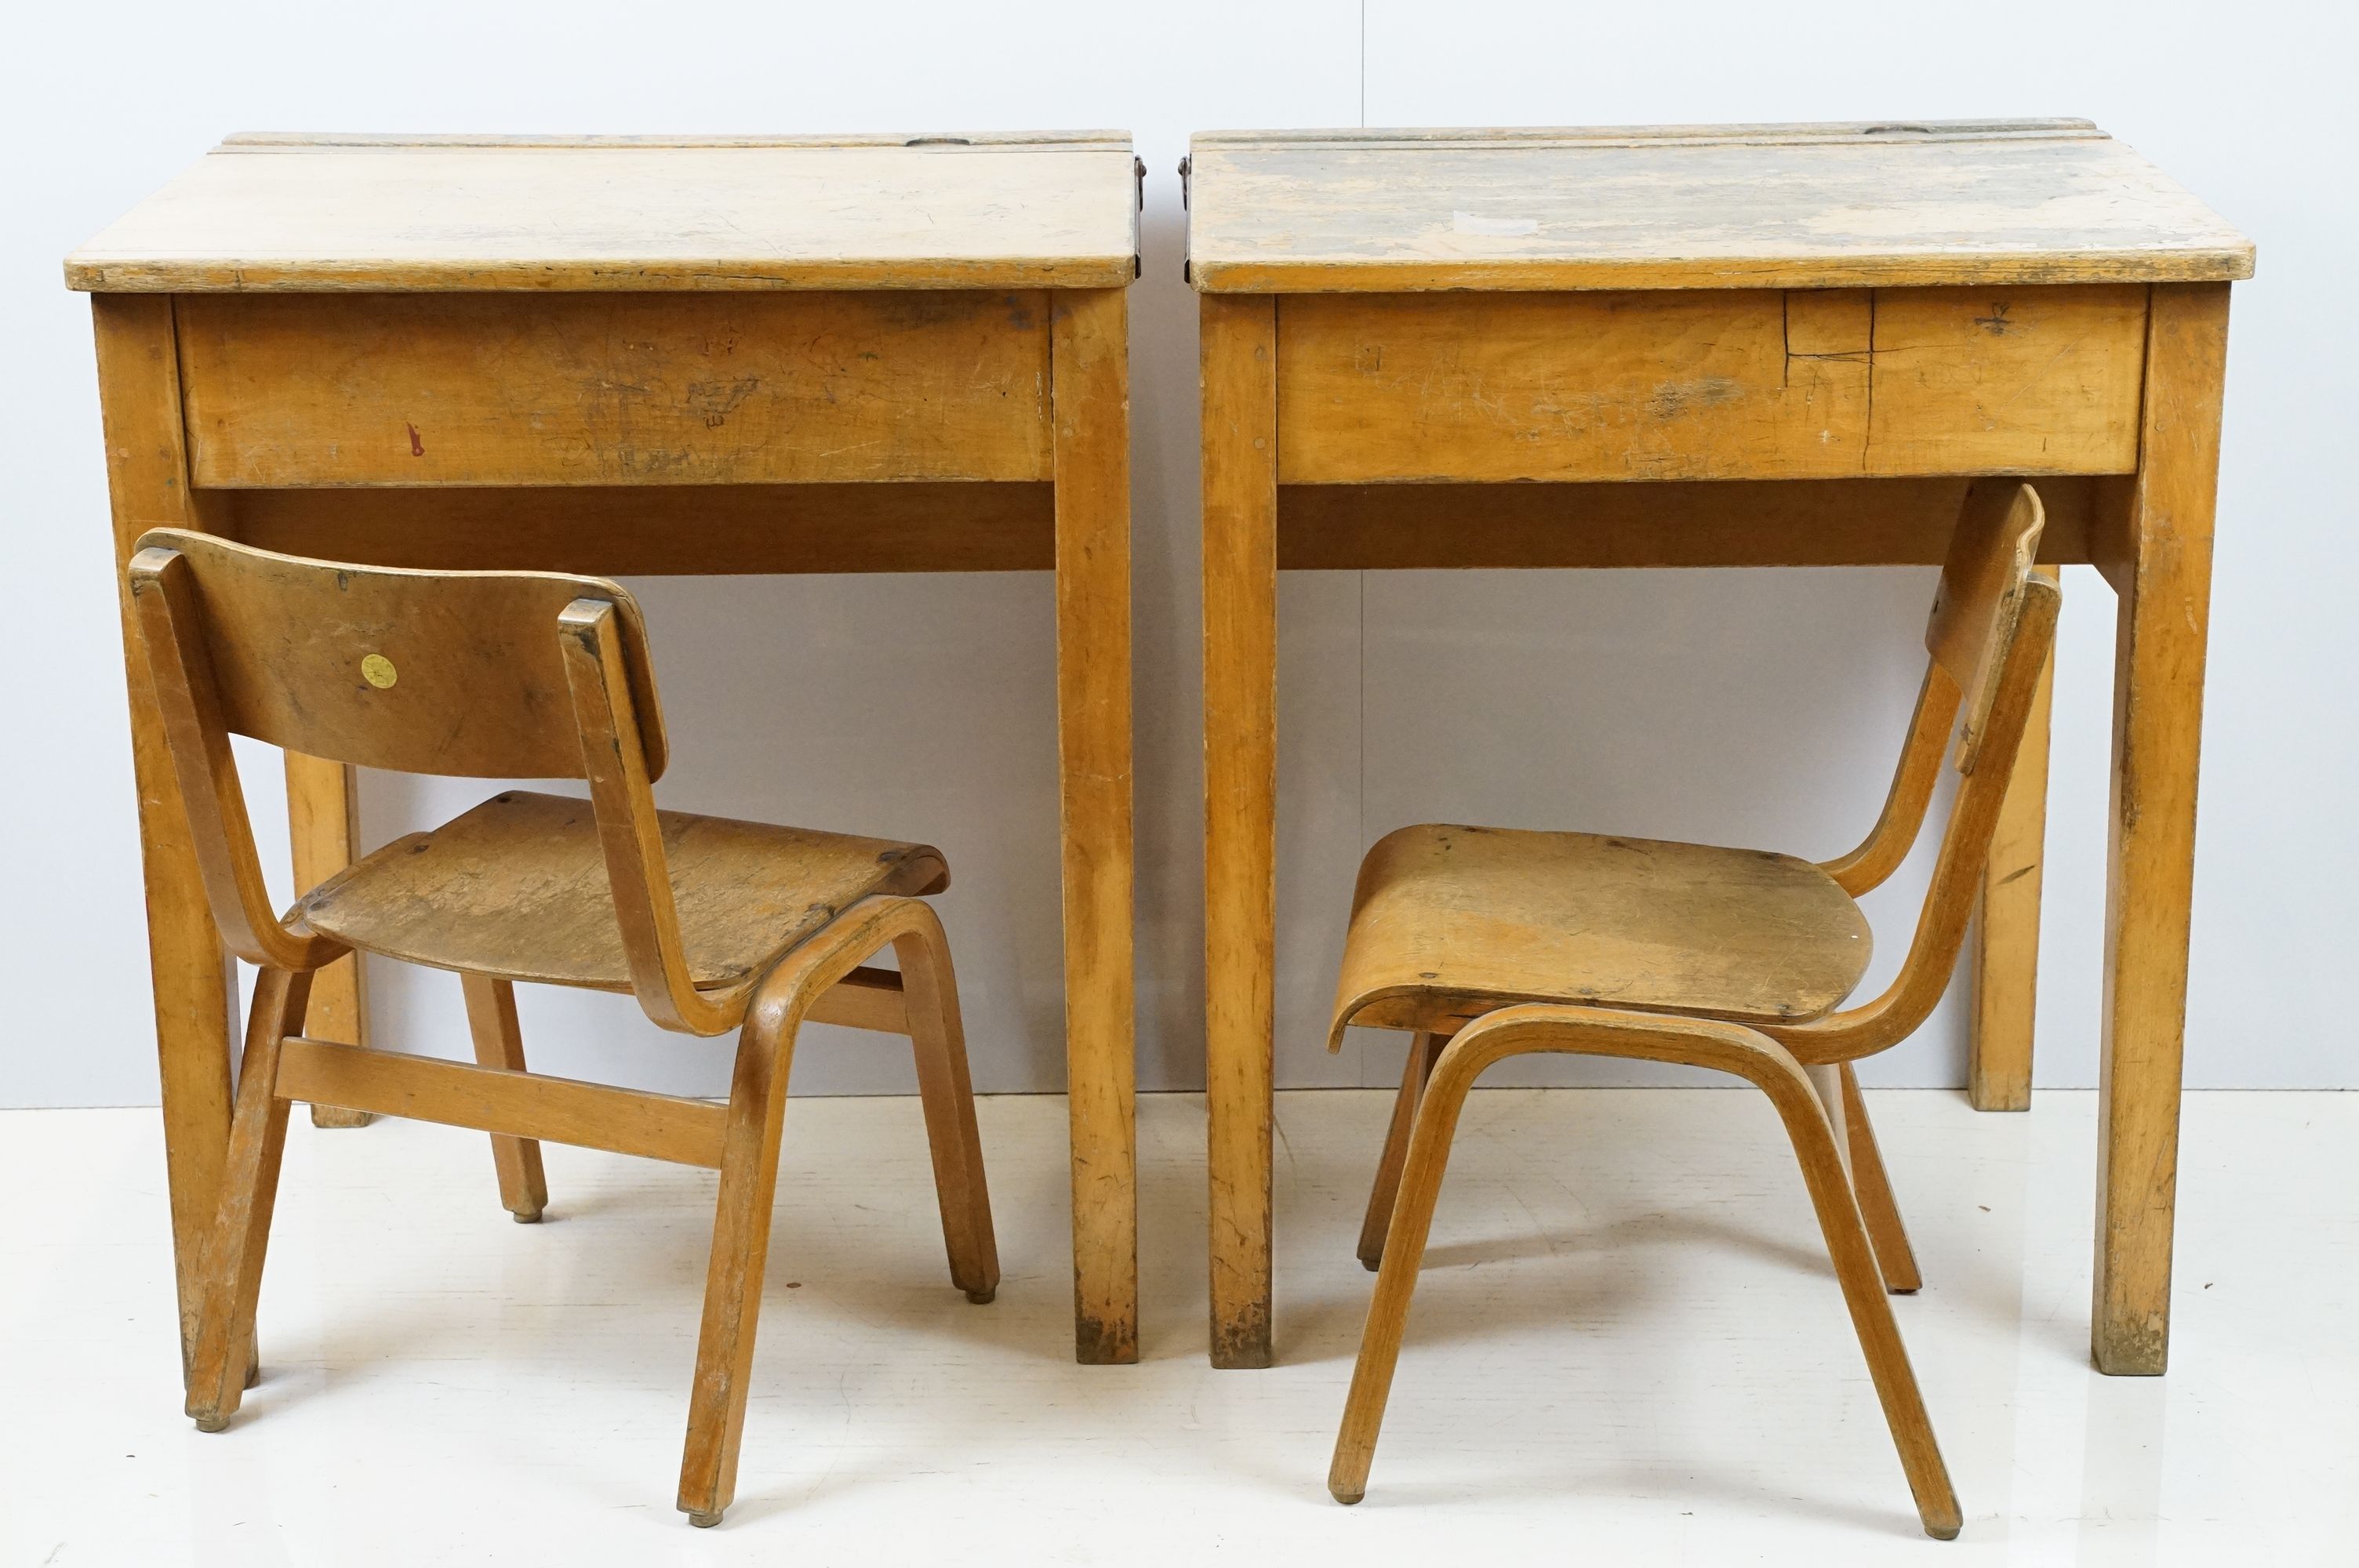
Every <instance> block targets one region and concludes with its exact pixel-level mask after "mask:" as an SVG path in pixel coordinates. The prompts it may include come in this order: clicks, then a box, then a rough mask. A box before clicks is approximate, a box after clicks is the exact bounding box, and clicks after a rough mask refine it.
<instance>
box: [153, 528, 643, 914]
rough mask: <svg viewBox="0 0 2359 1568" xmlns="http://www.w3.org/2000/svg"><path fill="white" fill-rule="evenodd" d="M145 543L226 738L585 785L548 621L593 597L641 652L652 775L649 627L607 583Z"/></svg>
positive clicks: (638, 666) (438, 769) (213, 544)
mask: <svg viewBox="0 0 2359 1568" xmlns="http://www.w3.org/2000/svg"><path fill="white" fill-rule="evenodd" d="M141 543H142V544H143V546H146V549H145V552H144V555H143V560H144V559H145V557H154V562H153V564H152V566H142V567H141V568H140V569H139V570H137V571H136V572H135V573H134V581H135V583H136V585H137V587H138V589H139V591H140V593H141V595H142V597H143V600H153V601H154V602H155V603H157V604H158V607H159V610H158V613H159V614H161V613H167V612H168V615H169V616H170V617H171V618H172V620H173V622H174V623H176V624H178V625H179V627H180V630H179V633H178V638H179V642H178V643H177V644H172V645H176V646H179V648H180V649H181V650H182V653H181V658H182V662H183V663H184V664H185V665H187V667H188V670H189V672H190V676H189V678H190V680H192V681H194V680H201V682H202V683H203V684H206V685H209V686H210V687H211V688H212V696H213V698H214V700H215V702H216V703H217V705H218V707H219V709H220V712H219V722H220V724H221V725H222V727H223V728H224V729H226V730H227V731H228V732H229V733H231V734H236V735H245V736H249V737H251V738H252V739H254V740H256V741H265V742H266V743H268V744H270V745H273V746H278V747H283V748H284V749H286V750H288V751H290V752H303V753H304V754H306V755H308V756H313V757H320V758H323V759H326V760H329V761H333V762H346V763H353V764H357V765H359V766H362V767H371V768H387V769H393V770H396V771H398V772H403V773H437V774H444V775H451V776H460V777H471V778H576V779H578V778H581V777H582V776H583V762H582V735H581V731H580V730H578V729H577V728H576V727H575V725H574V722H573V714H572V705H571V699H570V697H569V696H568V690H569V688H568V687H567V684H566V676H565V665H564V661H563V657H562V654H560V649H559V639H558V618H559V616H560V614H561V613H562V612H563V611H564V610H565V608H566V607H567V606H568V605H569V604H571V603H573V602H574V601H575V600H581V599H594V600H600V601H602V602H605V603H610V604H612V605H614V613H615V616H616V623H617V626H618V627H619V628H620V631H619V633H618V634H619V635H623V636H625V637H626V638H628V639H629V640H630V641H631V642H632V643H633V644H634V646H635V647H636V649H637V650H638V651H639V653H640V654H641V655H642V656H641V657H639V658H637V659H636V660H635V661H634V662H633V668H634V669H635V670H636V671H637V672H638V673H637V674H636V676H634V685H635V686H636V688H637V691H636V696H637V697H638V701H637V704H636V707H637V710H638V711H639V712H640V713H641V714H643V715H644V716H645V718H644V730H643V744H644V745H645V746H646V749H647V755H648V760H649V766H650V767H651V769H652V770H653V772H654V773H656V774H657V775H658V776H660V775H661V773H662V772H663V770H664V767H665V765H666V762H667V761H668V759H669V752H668V749H667V744H666V741H665V740H664V733H663V719H662V709H661V708H660V706H659V705H658V703H657V701H656V699H655V685H654V677H653V676H652V675H651V674H649V673H647V672H648V669H649V663H648V661H647V659H646V658H645V657H644V653H645V649H646V642H647V631H646V626H645V623H644V622H643V621H642V620H641V618H640V615H639V611H638V605H637V603H636V600H633V599H632V598H631V596H630V595H629V594H628V593H627V592H626V591H625V590H624V589H622V588H621V587H620V586H619V585H618V584H616V583H614V582H611V581H609V580H607V579H603V578H587V577H575V576H572V575H571V574H566V573H560V572H424V571H411V570H408V569H406V568H374V567H360V566H356V565H353V564H351V563H347V562H339V561H322V560H310V559H303V558H299V557H287V556H280V555H277V554H273V553H270V552H266V551H262V550H258V549H255V548H252V547H249V546H241V545H237V544H234V543H231V542H229V541H227V540H223V539H220V538H215V537H212V536H209V535H200V534H191V533H188V532H186V531H183V530H174V529H156V530H152V531H150V532H149V533H148V534H147V535H144V536H143V538H142V540H141ZM183 578H185V581H186V587H185V589H178V590H177V591H176V589H175V585H176V584H179V583H180V582H181V581H182V579H183ZM151 583H152V585H153V589H154V591H153V593H152V594H151V593H149V591H148V589H149V588H150V585H151ZM162 624H163V622H158V626H159V627H160V626H161V625H162ZM163 635H164V634H163V633H162V632H160V631H153V632H151V633H150V634H149V637H148V642H149V645H150V647H151V648H161V647H164V646H167V645H168V644H167V643H165V642H164V641H161V640H160V639H162V637H163ZM373 659H374V660H375V661H377V663H375V665H372V664H370V663H369V661H370V660H373ZM224 787H225V789H226V788H227V787H228V786H227V785H225V786H224ZM219 913H220V912H219V911H216V914H219ZM265 914H267V908H266V909H265Z"/></svg>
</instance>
